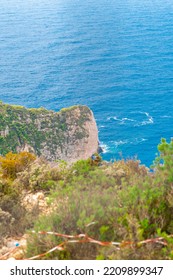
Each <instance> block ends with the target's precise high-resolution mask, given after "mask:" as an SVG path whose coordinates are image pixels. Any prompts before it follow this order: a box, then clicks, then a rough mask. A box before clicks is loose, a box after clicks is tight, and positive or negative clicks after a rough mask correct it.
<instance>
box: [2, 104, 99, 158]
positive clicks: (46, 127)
mask: <svg viewBox="0 0 173 280" xmlns="http://www.w3.org/2000/svg"><path fill="white" fill-rule="evenodd" d="M22 150H25V151H30V152H34V153H35V154H37V155H38V156H41V155H42V156H44V157H45V158H46V159H48V160H51V161H53V160H59V159H61V160H65V161H68V162H73V161H76V160H78V159H87V158H88V157H90V156H91V155H92V154H93V153H95V152H97V151H98V130H97V125H96V122H95V119H94V116H93V113H92V111H91V110H90V109H89V108H88V107H86V106H81V105H79V106H73V107H70V108H67V109H62V110H61V111H60V112H57V113H56V112H54V111H48V110H46V109H44V108H40V109H26V108H25V107H22V106H13V105H7V104H3V103H2V102H1V103H0V154H2V155H4V154H6V153H7V152H9V151H13V152H19V151H22Z"/></svg>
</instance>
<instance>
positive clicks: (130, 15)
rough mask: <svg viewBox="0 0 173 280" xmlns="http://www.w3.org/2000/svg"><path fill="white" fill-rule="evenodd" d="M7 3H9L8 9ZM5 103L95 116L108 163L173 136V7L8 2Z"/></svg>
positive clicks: (2, 79) (1, 91)
mask: <svg viewBox="0 0 173 280" xmlns="http://www.w3.org/2000/svg"><path fill="white" fill-rule="evenodd" d="M6 2H7V3H6ZM0 7H1V9H0V99H1V100H2V101H4V102H7V103H11V104H14V103H15V104H21V105H24V106H27V107H40V106H44V107H46V108H47V109H53V110H56V111H57V110H59V109H61V108H62V107H67V106H71V105H74V104H86V105H88V106H89V107H90V108H91V109H92V110H93V112H94V114H95V117H96V120H97V124H98V128H99V139H100V142H101V144H102V146H103V148H104V154H103V157H104V159H107V160H110V159H117V158H119V157H120V156H121V154H122V155H123V157H125V158H127V157H134V156H137V157H138V158H139V159H140V160H141V162H142V163H145V164H146V165H148V166H149V165H150V164H151V163H152V161H153V159H154V157H155V154H156V152H157V144H158V143H159V142H160V138H161V137H165V138H167V140H170V138H171V137H172V136H173V125H172V123H173V110H172V104H173V2H172V1H166V0H165V1H163V0H158V1H156V0H153V1H151V0H150V1H149V0H141V1H138V0H129V1H128V0H121V1H120V0H109V1H107V0H99V1H96V0H92V1H91V0H85V1H83V0H80V1H77V0H73V1H70V0H49V1H45V0H42V1H40V0H28V1H22V0H11V1H10V0H9V1H2V0H0Z"/></svg>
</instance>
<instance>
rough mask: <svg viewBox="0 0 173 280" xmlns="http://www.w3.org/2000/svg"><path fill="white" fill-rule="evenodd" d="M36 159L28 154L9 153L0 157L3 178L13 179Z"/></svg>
mask: <svg viewBox="0 0 173 280" xmlns="http://www.w3.org/2000/svg"><path fill="white" fill-rule="evenodd" d="M35 159H36V157H35V155H33V154H31V153H28V152H21V153H19V154H14V153H12V152H9V153H8V154H6V156H4V157H2V156H0V167H1V170H2V175H3V178H10V179H13V180H14V179H15V178H16V177H17V173H18V172H21V171H23V170H24V169H25V168H26V167H28V166H29V165H30V164H31V163H32V162H33V161H34V160H35Z"/></svg>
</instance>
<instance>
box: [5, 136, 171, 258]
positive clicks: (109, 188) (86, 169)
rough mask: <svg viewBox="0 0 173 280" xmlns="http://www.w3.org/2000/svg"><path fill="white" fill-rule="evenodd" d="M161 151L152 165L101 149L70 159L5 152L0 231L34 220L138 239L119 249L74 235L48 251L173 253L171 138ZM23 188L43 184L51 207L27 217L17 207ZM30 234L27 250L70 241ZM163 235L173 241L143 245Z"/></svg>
mask: <svg viewBox="0 0 173 280" xmlns="http://www.w3.org/2000/svg"><path fill="white" fill-rule="evenodd" d="M158 151H159V155H158V156H157V158H156V159H155V161H154V163H153V166H152V170H151V169H150V170H149V169H148V168H146V167H145V166H144V165H140V162H139V161H137V160H132V159H129V160H123V159H122V160H119V161H115V162H113V163H110V162H104V161H102V160H101V158H100V156H99V155H96V156H95V158H94V159H93V158H92V159H88V160H80V161H78V162H76V163H74V164H71V165H68V164H67V163H65V162H63V161H59V162H46V161H45V160H44V159H41V158H35V157H34V156H33V155H29V154H28V155H26V154H25V155H24V154H23V155H22V153H20V154H18V155H15V156H14V155H13V154H12V153H10V155H9V154H7V155H6V157H0V197H1V200H0V225H1V232H0V235H1V236H4V235H5V234H6V235H8V234H12V233H13V232H17V231H21V232H22V231H25V230H26V229H29V228H34V230H35V231H54V232H59V233H62V234H69V235H77V234H80V233H85V234H87V235H88V236H90V237H92V238H94V239H96V240H100V241H116V242H122V241H132V242H134V244H136V246H129V247H128V246H124V247H123V246H122V248H121V249H120V250H117V249H116V248H115V247H113V246H110V247H101V246H99V245H96V244H91V243H76V244H69V243H68V244H67V245H66V247H65V250H64V251H62V252H60V251H55V252H54V253H52V254H49V255H46V257H44V258H43V259H79V260H80V259H105V260H114V259H115V260H116V259H149V260H150V259H165V260H171V259H173V238H170V237H169V235H171V234H173V142H172V141H171V142H170V143H168V142H167V141H166V140H165V139H162V140H161V143H160V144H159V145H158ZM23 157H24V158H25V160H23ZM10 160H12V162H10ZM23 190H28V191H31V192H36V191H40V190H41V191H44V192H45V193H46V195H47V203H48V204H49V207H50V209H52V211H50V213H49V214H48V213H47V214H42V215H39V216H37V215H33V216H32V217H31V214H30V216H29V218H28V216H27V213H25V210H24V209H23V208H22V207H21V211H18V209H19V208H18V207H20V205H21V200H20V193H21V192H22V191H23ZM22 211H23V212H22ZM5 213H6V218H5V220H4V217H5ZM10 219H11V220H10ZM14 221H15V222H14ZM31 221H32V222H31ZM28 236H29V237H28V247H27V257H31V256H34V255H37V254H41V253H44V252H46V251H48V250H49V249H51V248H53V247H55V246H56V245H58V244H60V243H62V242H63V241H64V240H63V239H62V238H60V237H57V236H51V235H49V236H48V235H44V236H41V235H38V234H33V233H30V232H29V233H28ZM159 236H160V237H164V240H165V241H166V242H167V246H166V245H164V244H160V243H152V242H151V243H146V244H143V245H142V246H138V245H137V244H138V242H140V241H142V240H146V239H149V238H156V237H159Z"/></svg>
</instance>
